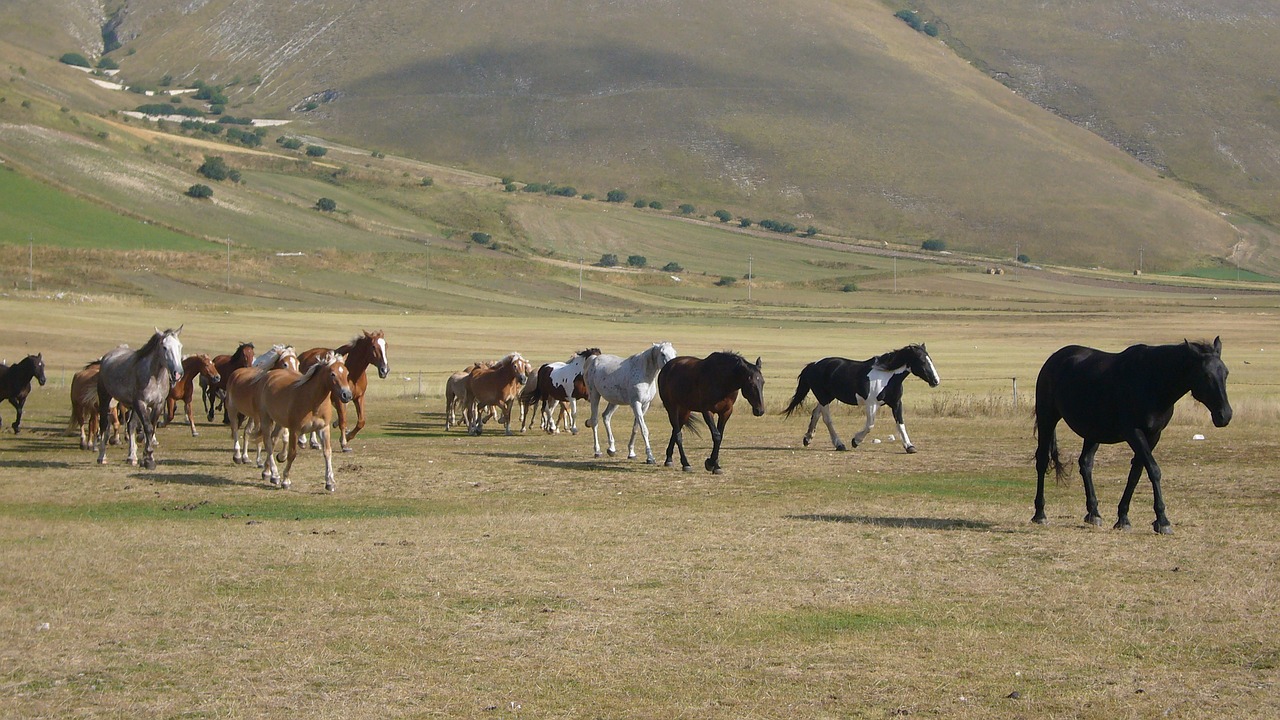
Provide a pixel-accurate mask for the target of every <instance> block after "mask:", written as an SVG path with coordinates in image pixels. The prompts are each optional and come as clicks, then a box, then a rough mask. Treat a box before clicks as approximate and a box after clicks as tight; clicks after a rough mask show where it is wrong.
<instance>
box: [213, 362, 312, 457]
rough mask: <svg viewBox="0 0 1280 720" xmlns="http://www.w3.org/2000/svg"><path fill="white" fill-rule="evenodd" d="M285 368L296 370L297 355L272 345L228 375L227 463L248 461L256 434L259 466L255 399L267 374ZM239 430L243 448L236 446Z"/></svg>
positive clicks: (262, 443) (260, 455) (259, 436)
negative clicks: (229, 443) (228, 461)
mask: <svg viewBox="0 0 1280 720" xmlns="http://www.w3.org/2000/svg"><path fill="white" fill-rule="evenodd" d="M284 368H288V369H291V370H293V371H295V372H296V371H297V370H298V355H297V353H295V352H294V351H293V348H292V347H290V346H288V345H274V346H272V348H271V349H270V350H268V351H266V352H265V353H263V354H262V355H260V356H258V358H257V359H256V360H254V361H253V365H251V366H249V367H246V368H240V369H238V370H236V371H235V372H233V373H231V377H230V379H228V381H227V395H226V410H227V417H228V419H229V420H230V421H231V460H232V461H233V462H236V463H248V462H249V437H250V436H251V435H257V436H258V438H259V441H258V443H257V457H256V458H255V459H254V464H255V465H257V466H258V467H262V466H263V460H262V446H263V445H264V444H265V443H264V442H263V441H262V434H261V432H260V430H261V428H258V427H257V418H258V415H259V411H258V396H259V390H260V388H261V386H262V383H263V382H264V381H265V379H266V376H267V372H268V371H270V370H278V369H284ZM251 427H253V428H256V429H255V430H252V431H251V430H250V428H251ZM242 428H243V435H244V445H241V444H240V437H241V430H242Z"/></svg>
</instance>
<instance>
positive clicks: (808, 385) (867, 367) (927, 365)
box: [782, 345, 942, 453]
mask: <svg viewBox="0 0 1280 720" xmlns="http://www.w3.org/2000/svg"><path fill="white" fill-rule="evenodd" d="M908 372H910V373H911V374H912V375H915V376H916V377H918V378H920V379H921V380H924V381H925V382H927V383H929V387H937V386H938V383H940V382H942V380H941V379H940V378H939V377H938V370H937V368H935V367H934V366H933V359H932V358H930V357H929V352H928V351H927V350H925V348H924V345H908V346H906V347H904V348H899V349H898V350H894V351H893V352H887V353H885V354H883V355H877V356H875V357H873V358H870V359H868V360H863V361H861V362H857V361H854V360H848V359H845V358H841V357H829V358H823V359H821V360H816V361H814V362H811V363H809V364H808V365H805V366H804V369H803V370H801V371H800V377H799V378H798V382H797V384H796V392H795V395H793V396H792V397H791V404H789V405H787V409H786V410H783V411H782V414H784V415H786V416H788V417H790V416H791V413H792V412H793V411H795V409H796V408H798V407H800V406H801V405H803V404H804V400H805V398H806V397H808V395H809V391H810V390H812V391H813V397H814V398H815V399H817V401H818V406H817V407H816V408H814V409H813V412H812V413H811V414H810V416H809V429H808V430H806V431H805V433H804V446H805V447H809V441H811V440H813V430H814V428H816V427H817V426H818V418H819V417H821V418H822V420H823V422H825V423H826V424H827V432H829V433H831V444H832V445H834V446H835V448H836V450H844V449H845V445H844V443H843V442H841V441H840V435H838V434H837V433H836V427H835V425H834V424H833V423H832V422H831V403H832V402H833V401H835V400H839V401H840V402H842V403H845V404H847V405H861V406H862V407H863V409H864V411H865V412H866V415H867V424H866V426H865V427H863V428H862V430H859V431H858V432H857V433H856V434H854V436H853V441H852V442H853V446H854V447H858V445H861V444H862V441H863V439H865V438H866V437H867V433H869V432H871V428H872V427H873V426H874V425H875V424H876V410H878V409H879V408H880V406H881V405H888V406H889V407H890V409H892V410H893V419H894V420H896V421H897V422H898V433H899V434H901V435H902V448H903V449H904V450H906V451H907V452H908V453H914V452H915V451H916V446H915V445H912V444H911V438H909V437H907V426H906V424H905V423H904V422H903V419H902V381H903V380H905V379H906V377H907V373H908Z"/></svg>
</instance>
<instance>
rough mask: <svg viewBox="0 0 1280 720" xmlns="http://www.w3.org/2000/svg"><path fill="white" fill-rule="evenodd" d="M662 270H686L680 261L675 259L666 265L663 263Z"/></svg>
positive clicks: (674, 271) (671, 271)
mask: <svg viewBox="0 0 1280 720" xmlns="http://www.w3.org/2000/svg"><path fill="white" fill-rule="evenodd" d="M662 271H663V272H669V273H678V272H684V268H683V267H681V266H680V263H678V262H674V261H673V262H669V263H667V264H666V265H663V266H662Z"/></svg>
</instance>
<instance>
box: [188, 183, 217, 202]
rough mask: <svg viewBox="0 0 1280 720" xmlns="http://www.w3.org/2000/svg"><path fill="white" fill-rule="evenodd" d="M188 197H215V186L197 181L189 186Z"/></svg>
mask: <svg viewBox="0 0 1280 720" xmlns="http://www.w3.org/2000/svg"><path fill="white" fill-rule="evenodd" d="M187 197H193V198H196V199H203V198H211V197H213V188H211V187H209V186H208V185H201V184H199V183H197V184H195V185H192V186H191V187H189V188H187Z"/></svg>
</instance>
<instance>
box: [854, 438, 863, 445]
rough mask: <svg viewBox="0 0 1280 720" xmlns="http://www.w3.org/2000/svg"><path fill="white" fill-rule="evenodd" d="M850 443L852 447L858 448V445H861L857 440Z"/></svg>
mask: <svg viewBox="0 0 1280 720" xmlns="http://www.w3.org/2000/svg"><path fill="white" fill-rule="evenodd" d="M851 442H852V443H853V446H854V447H858V446H859V445H861V444H862V443H861V442H859V441H858V438H854V439H853V440H852V441H851Z"/></svg>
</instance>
